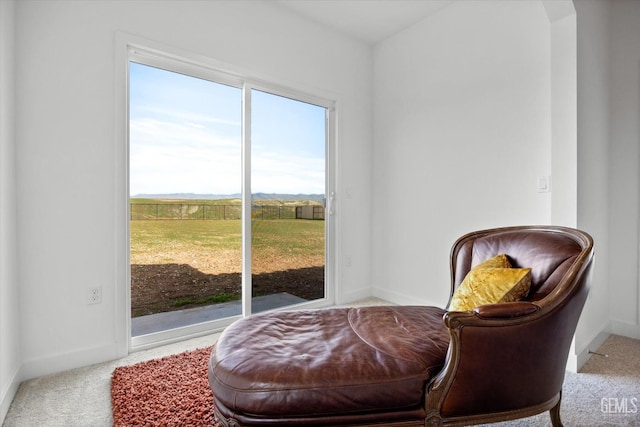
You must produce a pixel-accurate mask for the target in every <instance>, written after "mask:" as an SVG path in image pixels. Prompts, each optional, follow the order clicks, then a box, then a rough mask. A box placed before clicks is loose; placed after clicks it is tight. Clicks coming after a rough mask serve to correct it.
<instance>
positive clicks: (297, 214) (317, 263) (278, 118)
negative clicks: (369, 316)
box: [251, 90, 327, 312]
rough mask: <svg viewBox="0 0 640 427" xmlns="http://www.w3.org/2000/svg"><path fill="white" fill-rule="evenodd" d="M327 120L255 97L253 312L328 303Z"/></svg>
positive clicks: (319, 111)
mask: <svg viewBox="0 0 640 427" xmlns="http://www.w3.org/2000/svg"><path fill="white" fill-rule="evenodd" d="M326 116H327V111H326V108H324V107H319V106H317V105H312V104H309V103H305V102H301V101H297V100H294V99H290V98H286V97H283V96H279V95H275V94H272V93H268V92H263V91H258V90H253V91H252V94H251V190H252V194H251V203H252V209H251V218H252V223H251V237H252V240H251V246H252V258H251V260H252V262H251V267H252V268H251V284H252V293H251V295H252V307H253V310H252V311H253V312H256V311H262V310H266V309H270V308H276V307H282V306H287V305H291V304H299V303H302V302H305V301H313V300H317V299H321V298H324V297H325V294H326V292H325V255H326V254H325V247H326V239H325V208H324V202H325V194H326V139H327V137H326V124H325V123H326Z"/></svg>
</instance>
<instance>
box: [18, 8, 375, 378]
mask: <svg viewBox="0 0 640 427" xmlns="http://www.w3.org/2000/svg"><path fill="white" fill-rule="evenodd" d="M16 22H17V24H16V29H17V40H16V54H17V67H18V73H17V75H18V78H17V86H16V87H17V91H18V93H19V94H20V96H19V97H17V135H18V149H17V158H18V161H17V174H18V186H17V188H18V196H17V197H18V206H19V215H18V216H19V220H18V232H19V235H20V241H19V251H18V256H19V272H20V291H21V306H20V308H21V317H20V324H21V335H22V337H23V343H22V354H23V360H24V366H23V370H24V373H23V376H24V377H25V378H28V377H33V376H37V375H42V374H46V373H49V372H54V371H58V370H62V369H67V368H71V367H75V366H79V365H84V364H90V363H95V362H99V361H101V360H106V359H111V358H114V357H116V356H117V355H118V353H119V352H120V350H119V349H120V347H121V343H120V342H119V337H120V336H121V335H122V334H121V333H122V331H120V330H119V329H121V328H120V326H119V325H120V323H121V320H122V319H117V318H116V314H115V313H116V312H117V307H116V304H115V300H114V292H115V289H116V287H117V286H119V284H118V280H120V279H119V278H120V277H122V276H123V275H122V274H121V273H122V271H119V270H121V269H122V268H126V266H122V265H120V264H118V261H117V260H116V258H117V253H118V252H121V249H122V248H117V247H116V243H115V242H116V241H118V239H117V238H116V237H114V229H115V228H116V226H117V225H118V224H119V221H118V218H119V217H118V215H120V214H119V213H118V212H115V208H114V206H118V205H121V204H122V203H121V201H119V199H118V198H119V197H122V194H121V189H118V188H116V186H115V185H114V182H118V181H121V180H122V177H120V176H115V174H116V173H117V172H116V171H119V170H124V169H123V165H121V164H118V162H120V161H121V160H120V158H119V157H116V154H115V153H117V152H119V151H120V150H118V149H117V147H116V146H115V145H114V144H121V143H124V141H121V140H119V139H118V138H116V135H114V123H115V116H114V114H115V113H114V112H115V111H119V110H120V109H119V107H118V106H115V105H114V97H115V95H114V94H115V93H116V89H118V90H120V88H116V87H114V84H115V83H114V81H115V78H114V76H115V74H116V72H115V65H114V57H115V54H114V43H115V41H114V40H115V32H116V31H124V32H129V33H131V34H133V35H135V36H139V37H143V38H146V39H150V40H153V41H155V42H158V43H162V44H166V45H170V46H173V47H175V48H178V49H183V50H186V51H189V52H193V53H194V54H197V55H204V56H206V57H209V58H212V59H214V60H216V61H221V62H223V63H226V64H229V65H230V66H233V67H237V68H239V69H244V70H250V71H251V72H253V73H256V74H258V75H262V76H269V77H273V78H274V79H276V80H277V81H279V82H283V81H285V82H286V81H290V82H292V83H293V84H295V85H296V86H298V87H309V88H313V89H318V90H326V91H329V92H331V93H335V94H338V96H339V97H340V99H339V108H340V111H341V116H340V118H339V119H340V123H339V141H338V159H339V168H340V170H339V174H340V177H341V180H342V181H341V185H342V187H341V188H340V190H342V189H343V188H348V189H349V190H350V195H351V197H350V198H349V199H346V198H344V197H343V196H342V195H341V194H340V191H338V197H339V200H338V206H337V209H336V210H337V212H338V215H339V227H340V233H341V234H340V242H341V246H340V247H339V248H338V251H339V253H341V254H345V253H351V254H353V259H352V265H351V267H350V268H348V269H344V270H342V272H341V275H340V280H341V282H342V284H343V287H342V288H341V290H340V293H339V294H338V295H337V300H338V302H343V301H346V300H349V299H353V298H356V297H360V296H366V295H369V294H370V292H371V291H370V281H369V278H370V271H369V264H370V260H369V247H370V237H369V230H370V220H369V218H367V216H366V215H362V212H367V211H368V206H369V201H370V188H371V187H370V186H371V183H370V180H369V178H370V167H371V157H370V154H369V153H370V152H371V148H370V146H371V105H372V101H371V84H372V83H371V82H372V70H371V61H372V52H371V48H370V47H369V46H368V45H365V44H363V43H360V42H357V41H354V40H351V39H348V38H346V37H344V36H341V35H339V34H337V33H335V32H333V31H331V30H328V29H325V28H323V27H320V26H318V25H316V24H313V23H310V22H308V21H305V20H302V19H301V18H298V17H297V16H296V15H294V14H292V13H290V12H289V11H287V10H286V9H282V8H280V7H279V6H277V5H275V4H273V3H269V2H237V1H216V2H201V1H192V2H187V1H181V2H166V1H140V2H133V1H127V2H111V1H90V2H78V1H58V2H50V1H29V2H18V4H17V21H16ZM115 232H116V233H119V232H120V231H119V230H117V229H115ZM96 285H100V286H102V288H103V302H102V304H99V305H87V303H86V292H87V287H89V286H96ZM120 285H121V284H120Z"/></svg>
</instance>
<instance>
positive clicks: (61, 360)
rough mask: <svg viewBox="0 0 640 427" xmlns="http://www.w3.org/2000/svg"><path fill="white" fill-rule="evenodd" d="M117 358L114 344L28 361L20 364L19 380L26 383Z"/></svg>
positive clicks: (116, 346)
mask: <svg viewBox="0 0 640 427" xmlns="http://www.w3.org/2000/svg"><path fill="white" fill-rule="evenodd" d="M118 357H119V355H118V345H117V344H116V343H115V342H114V343H111V344H104V345H100V346H96V347H90V348H85V349H79V350H76V351H70V352H67V353H60V354H55V355H50V356H46V357H40V358H34V359H29V360H26V361H23V363H22V371H21V379H22V380H23V381H26V380H30V379H32V378H37V377H42V376H44V375H50V374H55V373H58V372H63V371H68V370H70V369H75V368H81V367H83V366H89V365H95V364H97V363H102V362H108V361H110V360H115V359H117V358H118Z"/></svg>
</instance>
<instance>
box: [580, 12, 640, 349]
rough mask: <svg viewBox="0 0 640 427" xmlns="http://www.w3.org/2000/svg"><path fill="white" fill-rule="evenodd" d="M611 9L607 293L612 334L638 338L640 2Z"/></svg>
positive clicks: (639, 314) (639, 332) (639, 334)
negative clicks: (608, 268) (609, 301)
mask: <svg viewBox="0 0 640 427" xmlns="http://www.w3.org/2000/svg"><path fill="white" fill-rule="evenodd" d="M578 3H579V2H578ZM611 8H612V9H611V57H610V58H611V62H610V63H611V81H610V85H611V87H610V89H611V91H610V97H611V145H610V147H609V149H610V156H611V171H610V187H609V190H610V198H609V201H608V202H609V206H610V209H609V220H610V251H609V254H608V255H609V266H610V267H611V268H610V273H609V280H608V292H609V295H610V296H611V306H610V310H611V320H612V332H614V333H617V334H621V335H626V336H631V337H636V338H640V324H639V320H638V319H639V317H640V309H639V299H640V296H639V295H638V293H639V288H638V286H639V285H638V258H639V256H640V254H639V253H638V246H639V244H640V242H639V241H638V221H639V211H638V203H640V198H639V195H640V188H639V185H640V175H639V173H638V172H639V170H640V25H638V23H639V22H640V2H637V1H630V0H629V1H628V0H615V1H613V2H612V5H611ZM603 255H604V254H603Z"/></svg>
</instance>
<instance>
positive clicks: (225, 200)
mask: <svg viewBox="0 0 640 427" xmlns="http://www.w3.org/2000/svg"><path fill="white" fill-rule="evenodd" d="M129 79H130V80H129V87H130V94H129V98H130V99H129V112H130V117H129V129H130V135H129V194H130V258H131V335H132V336H138V335H147V334H151V333H156V332H160V331H163V330H167V329H173V328H178V327H184V326H188V325H192V324H196V323H201V322H204V321H209V320H214V319H219V318H224V317H230V316H234V315H239V314H241V311H242V306H241V303H240V298H241V271H242V258H241V257H242V251H241V213H242V209H241V202H240V196H239V193H240V191H241V183H242V175H241V173H242V170H241V146H242V140H241V125H242V118H241V113H242V108H241V102H242V89H240V88H236V87H231V86H227V85H223V84H219V83H215V82H212V81H209V80H205V79H200V78H196V77H191V76H188V75H184V74H180V73H175V72H171V71H167V70H164V69H161V68H156V67H152V66H148V65H143V64H139V63H136V62H130V68H129Z"/></svg>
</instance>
